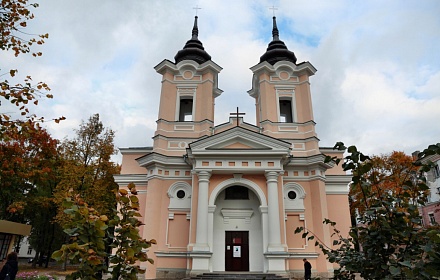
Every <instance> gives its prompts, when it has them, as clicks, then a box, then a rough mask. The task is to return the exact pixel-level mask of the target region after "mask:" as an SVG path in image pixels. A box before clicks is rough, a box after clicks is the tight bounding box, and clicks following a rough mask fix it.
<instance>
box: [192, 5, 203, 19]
mask: <svg viewBox="0 0 440 280" xmlns="http://www.w3.org/2000/svg"><path fill="white" fill-rule="evenodd" d="M193 9H194V10H196V16H197V10H201V9H202V8H199V5H196V6H195V7H194V8H193Z"/></svg>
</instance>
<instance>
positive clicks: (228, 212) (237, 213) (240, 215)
mask: <svg viewBox="0 0 440 280" xmlns="http://www.w3.org/2000/svg"><path fill="white" fill-rule="evenodd" d="M220 212H221V213H222V215H223V223H225V224H229V220H230V219H244V220H245V223H246V224H250V223H251V217H252V215H253V214H254V210H252V209H227V208H224V209H222V210H220Z"/></svg>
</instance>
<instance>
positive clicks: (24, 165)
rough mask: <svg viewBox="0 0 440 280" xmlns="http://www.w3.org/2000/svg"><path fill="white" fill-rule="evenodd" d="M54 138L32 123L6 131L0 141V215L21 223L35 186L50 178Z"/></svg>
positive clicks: (54, 148)
mask: <svg viewBox="0 0 440 280" xmlns="http://www.w3.org/2000/svg"><path fill="white" fill-rule="evenodd" d="M56 147H57V141H56V140H54V139H52V138H51V136H50V135H49V133H48V132H47V131H46V130H44V129H42V128H40V127H37V126H35V125H33V124H31V123H27V124H26V125H23V126H22V127H21V131H20V133H15V131H12V130H8V131H5V133H4V134H3V141H0V162H1V169H0V190H1V192H0V207H1V209H0V218H1V219H7V220H11V221H17V222H24V221H25V218H24V216H23V211H24V208H25V206H26V205H27V203H28V202H29V201H30V200H32V198H33V195H34V194H35V192H36V189H37V186H40V185H43V184H46V183H48V182H49V181H50V180H52V179H53V175H54V174H53V171H54V170H53V161H54V158H55V157H56V153H57V151H56Z"/></svg>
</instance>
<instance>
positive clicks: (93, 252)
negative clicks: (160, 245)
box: [52, 184, 156, 279]
mask: <svg viewBox="0 0 440 280" xmlns="http://www.w3.org/2000/svg"><path fill="white" fill-rule="evenodd" d="M129 189H130V191H131V194H128V191H127V190H124V189H121V190H119V191H118V193H117V201H118V204H119V208H118V211H117V213H116V214H115V215H114V216H113V218H112V219H111V220H109V219H108V217H107V216H106V215H99V213H98V212H97V210H95V209H93V208H91V207H89V205H88V204H87V203H86V202H85V201H84V200H83V199H82V198H81V197H80V196H79V195H73V191H71V192H70V194H69V196H68V197H67V198H66V200H65V202H64V207H65V208H66V209H65V212H66V214H68V215H69V216H70V218H71V219H70V222H69V223H68V224H66V225H65V230H64V231H65V232H66V233H67V234H68V235H69V236H70V237H71V241H72V243H70V244H66V245H63V246H62V247H61V249H60V250H59V251H56V252H54V253H53V254H52V258H54V259H55V260H57V261H63V260H64V259H66V258H67V259H69V260H70V261H71V262H73V263H80V266H79V268H78V271H77V272H74V273H73V274H71V275H69V276H68V277H67V279H101V277H102V274H103V273H104V272H107V267H106V265H105V258H106V257H107V256H108V254H107V252H106V250H105V245H104V243H105V242H104V240H105V236H106V231H108V230H109V226H110V227H116V230H114V232H115V234H114V236H111V237H112V238H113V239H112V240H113V242H112V243H111V245H110V247H111V248H113V249H114V255H110V256H109V258H110V261H111V264H112V266H111V268H112V272H111V273H112V279H137V274H138V273H143V272H145V271H144V270H142V269H140V268H139V266H138V265H136V263H137V262H138V261H140V262H144V261H148V262H150V263H153V260H152V259H149V258H148V256H147V254H146V253H145V252H144V251H143V250H144V249H147V248H149V247H150V246H151V244H156V241H155V240H150V241H147V240H145V239H141V237H140V235H139V229H138V228H139V226H141V225H142V223H141V222H140V221H139V220H138V219H137V218H136V217H140V216H141V215H140V214H139V212H138V210H139V203H138V202H139V201H138V198H137V196H136V194H137V192H136V189H135V187H134V185H133V184H130V185H129ZM115 212H116V209H115ZM111 232H113V231H111ZM107 234H108V233H107Z"/></svg>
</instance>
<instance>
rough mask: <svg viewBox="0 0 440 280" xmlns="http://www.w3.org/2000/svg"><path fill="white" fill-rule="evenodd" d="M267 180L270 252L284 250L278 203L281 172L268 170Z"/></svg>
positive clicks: (268, 249)
mask: <svg viewBox="0 0 440 280" xmlns="http://www.w3.org/2000/svg"><path fill="white" fill-rule="evenodd" d="M265 175H266V180H267V181H266V182H267V200H268V203H267V206H268V208H267V215H268V224H269V245H268V247H267V251H268V252H280V251H284V247H283V246H282V245H281V230H280V228H281V227H280V210H279V203H278V176H279V172H276V171H268V172H266V173H265Z"/></svg>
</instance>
